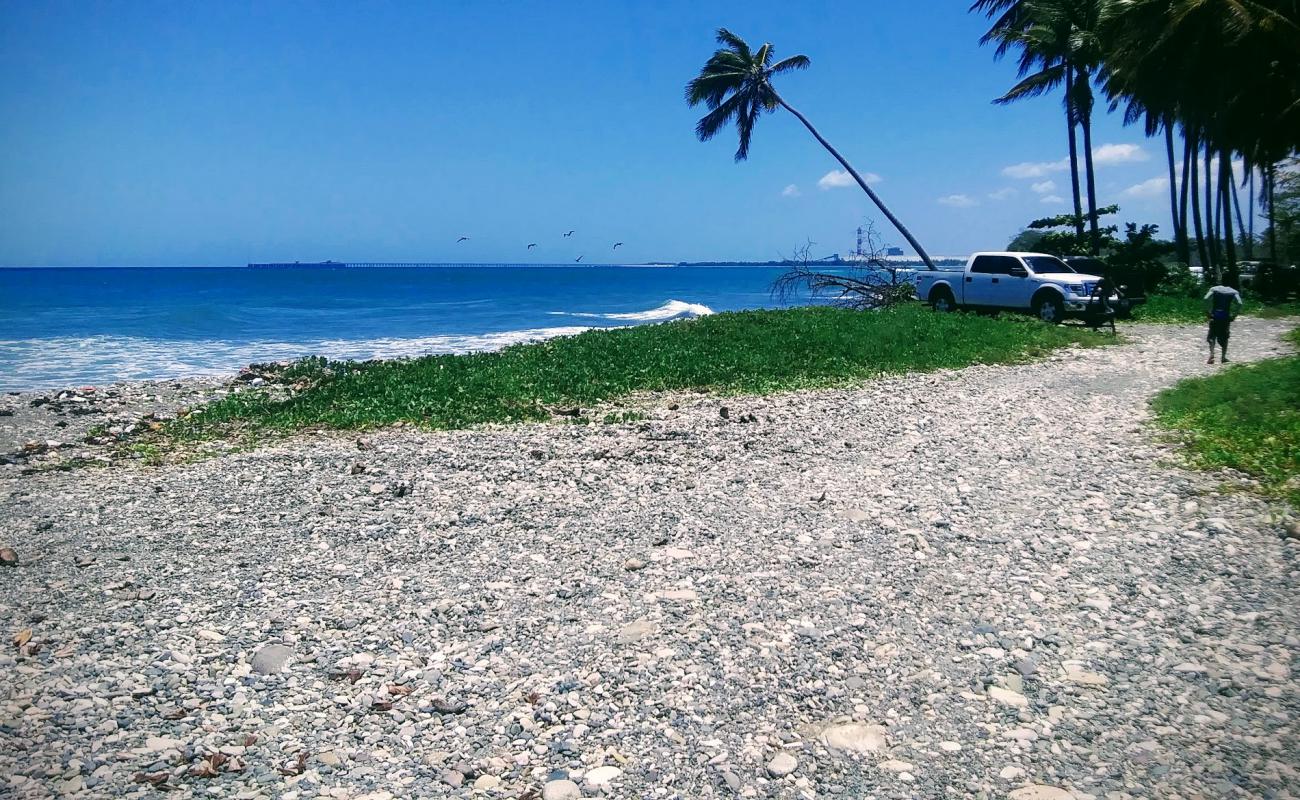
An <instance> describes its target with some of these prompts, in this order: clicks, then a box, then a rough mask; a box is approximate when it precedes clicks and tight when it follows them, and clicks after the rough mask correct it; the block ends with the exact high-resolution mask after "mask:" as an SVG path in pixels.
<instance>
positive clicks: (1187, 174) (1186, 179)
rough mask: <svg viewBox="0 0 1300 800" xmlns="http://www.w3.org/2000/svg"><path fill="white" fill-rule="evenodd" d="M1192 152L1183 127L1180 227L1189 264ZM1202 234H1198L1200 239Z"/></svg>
mask: <svg viewBox="0 0 1300 800" xmlns="http://www.w3.org/2000/svg"><path fill="white" fill-rule="evenodd" d="M1191 153H1192V148H1191V140H1190V139H1189V138H1188V134H1187V128H1186V126H1184V127H1183V185H1182V186H1181V187H1179V190H1178V194H1179V198H1178V227H1179V228H1181V229H1182V231H1183V252H1182V254H1181V255H1182V259H1183V263H1184V264H1186V265H1187V266H1189V267H1190V266H1191V265H1192V246H1191V242H1190V240H1189V237H1188V235H1187V188H1188V185H1189V184H1190V183H1191V182H1192V173H1191V167H1192V164H1193V163H1195V159H1193V158H1189V156H1190V155H1191ZM1199 238H1200V234H1197V239H1198V240H1199Z"/></svg>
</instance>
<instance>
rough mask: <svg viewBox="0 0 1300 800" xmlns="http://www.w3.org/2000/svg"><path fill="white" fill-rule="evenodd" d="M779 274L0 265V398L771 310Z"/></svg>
mask: <svg viewBox="0 0 1300 800" xmlns="http://www.w3.org/2000/svg"><path fill="white" fill-rule="evenodd" d="M780 271H781V270H780V269H779V268H768V267H623V266H591V267H573V266H567V265H566V266H531V265H530V266H523V265H520V266H494V267H472V266H454V267H452V266H445V267H438V266H429V267H404V268H364V269H362V268H299V269H248V268H244V267H232V268H213V269H208V268H194V269H184V268H144V267H142V268H109V267H94V268H31V269H27V268H5V269H0V390H5V391H13V390H18V389H32V388H53V387H61V386H69V385H83V384H104V383H111V382H113V381H120V380H145V379H161V378H175V377H183V376H190V375H203V374H224V373H232V372H234V371H236V370H238V369H239V368H240V367H241V366H243V365H245V364H248V363H250V362H255V361H270V360H279V359H287V358H295V357H299V356H304V355H326V356H331V357H335V358H375V357H385V358H391V357H397V356H406V355H420V354H424V353H449V352H450V353H455V352H468V351H472V350H485V349H495V348H499V347H503V346H505V345H508V344H512V343H515V342H521V341H529V340H534V339H540V338H545V337H548V336H556V335H564V334H569V333H576V332H578V331H580V330H582V329H584V328H589V327H610V326H617V325H633V324H644V323H650V322H658V321H664V320H668V319H675V318H681V317H690V316H696V315H699V314H704V313H710V312H716V311H732V310H739V309H749V308H763V307H776V306H778V305H780V303H779V302H778V301H777V300H776V298H774V297H773V296H772V294H771V291H770V287H771V284H772V281H773V280H774V279H775V278H776V277H777V276H778V275H779V274H780Z"/></svg>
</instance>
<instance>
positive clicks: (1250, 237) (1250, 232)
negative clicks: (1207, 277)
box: [1246, 164, 1255, 258]
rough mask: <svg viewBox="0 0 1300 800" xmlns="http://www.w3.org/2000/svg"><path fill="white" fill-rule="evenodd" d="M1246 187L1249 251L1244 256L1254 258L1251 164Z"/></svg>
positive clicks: (1253, 169)
mask: <svg viewBox="0 0 1300 800" xmlns="http://www.w3.org/2000/svg"><path fill="white" fill-rule="evenodd" d="M1246 180H1247V182H1248V184H1249V185H1248V186H1247V187H1246V208H1247V212H1248V213H1247V214H1246V226H1247V227H1246V241H1248V242H1250V252H1248V253H1246V258H1254V255H1253V253H1254V252H1255V166H1254V165H1253V164H1252V165H1251V167H1250V171H1249V173H1248V177H1247V179H1246Z"/></svg>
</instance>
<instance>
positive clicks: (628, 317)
mask: <svg viewBox="0 0 1300 800" xmlns="http://www.w3.org/2000/svg"><path fill="white" fill-rule="evenodd" d="M712 313H713V309H711V308H709V307H708V306H706V305H701V304H699V303H687V302H684V301H682V300H669V301H668V302H667V303H664V304H663V305H661V306H659V307H658V308H651V309H647V310H645V311H630V312H626V313H621V314H593V313H588V312H583V311H552V312H551V314H553V315H557V316H563V317H586V318H588V319H609V320H619V321H623V322H667V321H668V320H673V319H694V318H695V317H702V316H704V315H706V314H712Z"/></svg>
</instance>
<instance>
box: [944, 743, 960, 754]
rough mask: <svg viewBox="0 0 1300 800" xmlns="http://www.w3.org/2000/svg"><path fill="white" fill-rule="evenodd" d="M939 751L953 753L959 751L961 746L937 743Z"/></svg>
mask: <svg viewBox="0 0 1300 800" xmlns="http://www.w3.org/2000/svg"><path fill="white" fill-rule="evenodd" d="M939 749H940V750H942V751H944V752H945V753H955V752H957V751H958V750H960V749H961V744H959V743H957V742H939Z"/></svg>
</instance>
